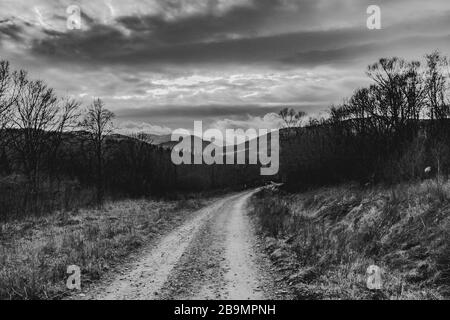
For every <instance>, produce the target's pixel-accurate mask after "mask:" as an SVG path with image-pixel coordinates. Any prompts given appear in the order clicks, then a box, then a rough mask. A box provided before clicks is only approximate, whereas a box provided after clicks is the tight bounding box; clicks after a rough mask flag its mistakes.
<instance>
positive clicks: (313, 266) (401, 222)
mask: <svg viewBox="0 0 450 320" xmlns="http://www.w3.org/2000/svg"><path fill="white" fill-rule="evenodd" d="M252 202H253V207H254V210H253V212H254V214H255V216H256V217H257V219H258V221H259V225H260V227H261V232H262V233H263V234H264V235H266V237H267V239H268V240H269V243H272V242H273V239H275V240H276V241H277V242H278V243H279V246H278V248H279V247H281V248H283V249H284V250H286V251H287V252H289V254H290V255H291V256H294V257H295V263H296V267H295V268H291V269H292V272H299V273H300V274H302V277H303V276H304V272H305V270H307V271H308V272H307V274H308V277H307V281H304V279H303V278H302V277H300V280H301V281H299V282H298V283H296V280H295V279H296V277H295V276H292V275H291V279H294V280H292V281H291V282H292V285H293V286H294V287H296V288H297V289H298V290H297V291H298V297H299V298H305V297H315V298H351V299H364V298H389V299H403V298H412V299H439V298H444V297H447V298H448V297H449V294H450V291H449V284H450V278H449V275H450V261H449V256H450V255H449V246H450V241H449V240H450V183H449V182H442V181H441V182H439V183H438V182H436V181H435V180H429V181H424V182H421V183H410V184H401V185H397V186H395V187H382V186H379V187H374V188H370V189H365V190H361V188H360V187H359V186H352V185H347V186H341V187H329V188H322V189H317V190H313V191H309V192H305V193H302V194H289V193H284V192H271V191H267V190H266V191H263V192H261V193H260V194H258V195H256V196H255V198H254V199H253V201H252ZM275 249H276V248H275ZM272 250H274V248H272ZM279 256H281V254H278V255H277V257H279ZM286 261H287V260H286ZM286 263H288V262H286ZM289 263H292V259H291V260H290V262H289ZM371 264H375V265H378V266H380V267H382V269H384V271H385V272H384V287H383V290H382V291H381V292H377V293H376V294H375V293H374V292H371V291H370V290H368V289H367V286H366V279H367V276H366V274H365V272H366V270H367V267H368V266H370V265H371ZM284 267H286V266H284ZM302 279H303V280H302ZM305 286H306V289H305Z"/></svg>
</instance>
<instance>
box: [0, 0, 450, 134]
mask: <svg viewBox="0 0 450 320" xmlns="http://www.w3.org/2000/svg"><path fill="white" fill-rule="evenodd" d="M0 1H2V10H1V12H0V50H1V56H2V58H3V59H8V60H10V61H11V62H12V64H13V66H14V67H16V68H25V69H27V70H28V71H30V75H31V76H32V77H37V78H41V79H43V80H46V81H47V82H49V84H50V86H52V87H54V88H55V89H56V90H57V91H58V93H60V94H62V95H71V96H74V97H78V98H80V99H81V101H82V102H83V103H84V104H88V103H91V102H92V99H94V98H95V97H100V98H102V99H103V100H105V102H106V105H107V107H108V108H110V109H111V110H112V111H114V112H115V113H116V114H117V115H118V118H119V119H120V121H132V122H134V123H135V125H134V126H135V127H136V128H139V127H140V126H142V124H141V122H146V123H151V124H152V125H153V124H156V123H158V124H160V125H161V129H164V128H166V127H167V128H175V127H186V126H189V127H190V126H191V124H192V122H193V121H194V120H204V121H205V122H206V123H207V124H208V125H210V124H213V123H216V122H217V121H222V122H223V123H225V122H226V121H229V122H228V124H230V125H234V124H238V123H240V124H242V125H243V123H241V122H242V121H244V122H245V121H247V122H249V123H252V124H253V125H257V124H258V123H264V124H266V120H267V119H266V120H264V118H265V115H266V114H270V113H277V112H278V110H279V109H281V108H282V107H286V106H292V107H296V108H300V109H303V110H305V111H307V112H309V113H314V112H318V111H321V110H323V109H325V108H327V106H329V105H330V104H333V103H339V102H341V101H342V99H343V98H344V97H346V96H348V95H349V94H351V92H352V91H353V90H354V89H355V88H357V87H359V86H362V85H366V84H367V81H368V80H367V79H366V77H365V75H364V71H365V70H364V69H365V67H366V66H367V65H368V64H370V63H372V62H374V61H375V60H376V59H378V58H380V57H383V56H393V55H397V56H403V57H405V58H409V59H411V58H414V59H419V58H420V57H421V56H422V55H423V54H425V53H427V52H430V51H432V50H434V49H440V50H441V51H443V53H444V54H448V53H450V41H449V40H450V31H449V30H450V19H449V17H450V2H449V1H448V0H431V1H428V2H425V1H422V0H396V1H391V0H379V1H377V3H378V5H380V6H381V9H382V26H383V29H382V30H376V31H370V30H368V29H367V28H366V18H367V14H366V8H367V6H368V5H369V4H373V3H372V1H369V0H342V1H329V0H130V1H126V2H125V1H119V0H105V1H88V0H77V1H76V3H77V4H79V5H80V7H81V9H82V29H81V30H67V29H66V18H67V14H66V8H67V6H68V5H70V4H73V1H71V0H34V1H33V2H32V3H31V5H30V2H29V1H25V0H15V1H10V0H0ZM224 119H225V120H224ZM150 129H152V128H150ZM155 130H159V129H158V128H155Z"/></svg>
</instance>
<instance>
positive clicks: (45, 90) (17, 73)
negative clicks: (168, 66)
mask: <svg viewBox="0 0 450 320" xmlns="http://www.w3.org/2000/svg"><path fill="white" fill-rule="evenodd" d="M113 119H114V114H113V113H112V112H111V111H109V110H108V109H107V108H106V107H105V105H104V103H103V101H102V100H100V99H95V100H94V101H93V103H92V104H90V105H89V106H88V107H87V108H84V109H83V108H82V106H81V104H80V102H78V101H76V100H75V99H71V98H67V97H65V98H61V97H59V96H58V95H57V94H56V92H55V90H53V89H52V88H50V87H49V86H48V85H47V84H46V83H45V82H44V81H41V80H33V79H31V78H30V77H29V75H28V74H27V72H25V71H23V70H12V68H11V66H10V64H9V62H7V61H0V219H3V218H9V217H13V218H14V217H17V216H21V215H30V214H46V213H50V212H52V211H54V210H60V209H61V210H70V209H76V208H79V207H82V206H87V205H94V206H98V207H101V206H102V204H103V202H104V200H105V198H114V199H117V198H120V197H127V198H129V197H147V196H155V195H156V196H170V197H176V196H177V193H178V192H179V191H182V192H188V191H198V190H205V189H212V188H224V187H235V186H245V185H247V184H248V185H250V184H252V183H256V181H257V180H258V179H259V173H258V172H259V171H258V170H259V167H258V166H253V167H252V166H242V165H241V166H238V165H237V166H220V165H213V166H206V165H192V166H188V165H186V166H183V165H182V166H175V165H174V164H173V163H172V161H171V158H170V153H171V150H170V148H164V147H159V146H153V145H151V144H150V143H148V141H147V140H146V138H145V136H144V135H141V134H135V135H131V136H122V135H118V134H114V130H113V129H114V126H113Z"/></svg>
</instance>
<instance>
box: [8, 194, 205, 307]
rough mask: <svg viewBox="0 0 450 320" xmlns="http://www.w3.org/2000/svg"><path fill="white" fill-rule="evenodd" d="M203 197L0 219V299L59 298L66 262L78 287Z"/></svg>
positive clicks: (197, 205) (186, 212) (174, 221)
mask: <svg viewBox="0 0 450 320" xmlns="http://www.w3.org/2000/svg"><path fill="white" fill-rule="evenodd" d="M205 199H206V200H198V199H196V198H195V197H194V198H191V199H189V198H188V199H186V200H177V201H151V200H127V201H119V202H111V203H107V204H106V205H105V206H104V209H102V210H93V209H80V210H78V211H75V212H70V213H68V212H59V213H55V214H52V215H49V216H46V217H39V218H31V217H30V218H26V219H22V220H20V221H12V222H3V223H1V222H0V299H59V298H62V297H64V296H66V295H67V294H69V292H68V290H67V289H66V287H65V282H66V279H67V277H68V274H66V271H67V267H68V266H69V265H77V266H79V267H80V268H81V274H82V287H83V286H84V288H86V286H87V285H89V284H91V283H92V282H93V281H96V280H99V279H100V277H101V276H102V275H104V274H105V273H106V272H108V271H110V270H113V269H114V267H115V266H116V265H118V264H119V263H120V262H122V261H123V260H124V259H125V258H126V257H127V256H129V255H130V253H132V252H136V250H138V249H139V248H140V247H142V246H143V245H144V244H148V243H151V241H152V240H154V239H156V238H157V237H158V236H159V235H160V234H163V233H165V232H167V231H168V230H171V229H172V228H174V227H175V226H177V225H179V224H181V223H182V222H183V221H184V220H185V219H186V218H187V217H189V214H190V213H192V212H194V211H195V210H196V209H199V208H200V207H202V206H203V205H205V204H206V203H208V200H207V198H205Z"/></svg>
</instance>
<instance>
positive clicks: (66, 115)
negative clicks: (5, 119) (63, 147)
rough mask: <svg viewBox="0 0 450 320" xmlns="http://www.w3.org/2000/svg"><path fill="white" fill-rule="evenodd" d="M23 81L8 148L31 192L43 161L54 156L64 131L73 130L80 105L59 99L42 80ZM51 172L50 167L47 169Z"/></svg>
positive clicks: (37, 181) (35, 188) (16, 104)
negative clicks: (13, 152)
mask: <svg viewBox="0 0 450 320" xmlns="http://www.w3.org/2000/svg"><path fill="white" fill-rule="evenodd" d="M17 77H18V78H19V79H18V80H16V82H20V81H24V84H23V85H22V86H21V90H20V92H19V93H18V94H17V98H16V99H15V101H14V108H13V110H12V112H11V117H10V119H11V123H12V128H13V129H15V134H14V135H13V138H12V139H11V146H12V147H13V148H14V150H15V151H16V153H17V155H18V157H19V160H20V162H21V164H22V166H23V170H24V172H25V175H26V177H27V179H28V182H29V186H30V187H31V191H32V192H35V191H37V188H38V187H39V182H40V181H39V180H40V171H41V169H42V166H43V163H44V161H45V160H48V159H49V156H51V155H52V154H56V153H57V150H58V149H59V147H60V144H61V140H62V134H63V132H64V131H65V130H66V129H68V128H70V127H73V125H74V124H75V123H76V119H77V116H78V114H77V110H78V107H79V104H78V103H77V102H76V101H73V100H61V99H58V98H57V96H56V95H55V93H54V91H53V89H51V88H49V87H47V85H46V84H45V83H44V82H42V81H27V80H23V79H21V75H20V74H18V75H17ZM50 169H51V168H50Z"/></svg>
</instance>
